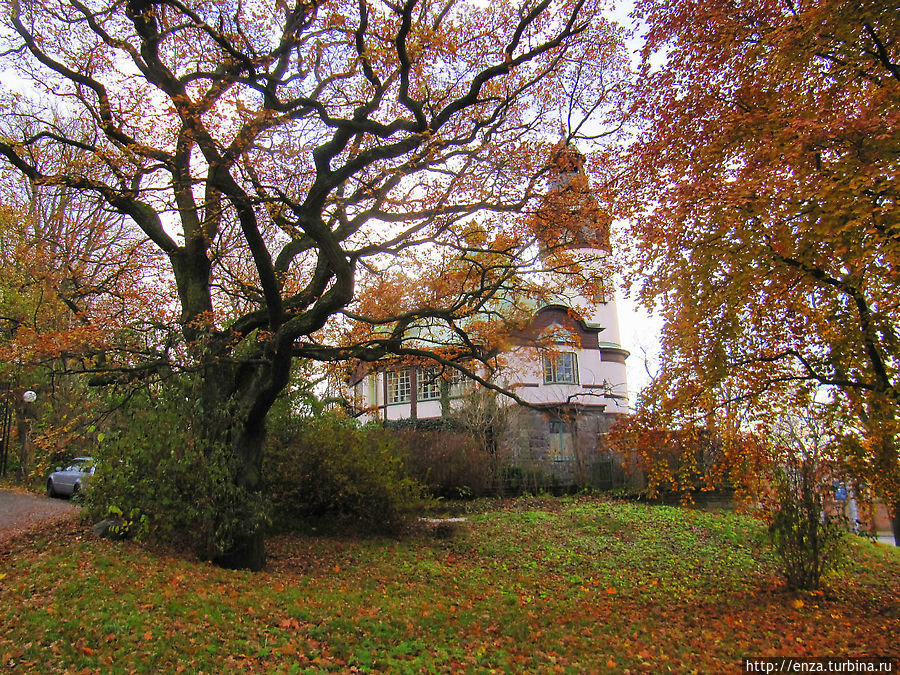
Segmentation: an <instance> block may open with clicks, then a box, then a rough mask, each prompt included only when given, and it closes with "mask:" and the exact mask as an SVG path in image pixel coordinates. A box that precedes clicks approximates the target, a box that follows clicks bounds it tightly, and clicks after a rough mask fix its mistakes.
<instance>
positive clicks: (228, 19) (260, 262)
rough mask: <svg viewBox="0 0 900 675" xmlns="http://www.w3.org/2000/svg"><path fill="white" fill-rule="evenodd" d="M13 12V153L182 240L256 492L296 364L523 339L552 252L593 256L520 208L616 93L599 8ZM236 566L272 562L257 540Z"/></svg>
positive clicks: (4, 150)
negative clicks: (517, 328) (521, 327)
mask: <svg viewBox="0 0 900 675" xmlns="http://www.w3.org/2000/svg"><path fill="white" fill-rule="evenodd" d="M8 7H9V9H8V11H7V12H6V15H5V25H6V29H5V32H4V34H3V37H2V41H3V54H4V60H3V65H4V67H6V68H10V69H14V70H16V71H17V72H18V73H19V75H20V77H21V78H23V80H24V81H25V82H26V83H27V85H25V86H23V87H22V91H21V92H18V93H17V94H15V95H10V96H8V97H7V100H6V101H5V115H6V118H7V119H8V120H15V122H16V124H15V125H11V126H10V127H9V128H8V129H7V131H6V132H4V134H3V137H2V140H0V156H2V157H3V158H4V159H5V160H6V161H7V162H8V163H9V164H10V165H11V166H12V167H14V168H15V169H17V170H18V171H20V172H21V173H22V174H23V175H24V176H25V177H26V178H27V179H29V180H30V181H31V182H33V183H34V184H36V185H47V186H57V187H60V188H64V189H67V190H74V191H78V192H79V193H82V194H91V195H94V196H96V197H98V198H100V199H102V200H103V201H104V202H105V203H106V205H107V206H108V208H110V209H112V210H114V211H116V212H117V213H120V214H123V215H124V216H127V218H129V219H130V220H131V221H132V222H133V223H134V225H135V226H136V227H137V228H139V230H140V232H142V234H143V236H144V237H145V238H146V242H147V245H149V246H152V247H155V249H156V250H157V251H158V252H160V253H161V254H162V256H163V259H164V260H166V261H167V264H168V268H169V273H170V276H171V278H172V279H173V280H174V285H175V289H176V297H175V298H173V300H174V301H175V302H176V303H177V307H178V308H179V311H180V318H179V321H178V327H179V330H180V332H181V336H182V338H183V345H184V347H183V350H182V351H180V352H178V353H179V354H181V356H180V357H179V358H180V363H179V364H178V365H179V366H180V367H183V368H191V369H192V370H193V371H194V372H195V373H196V376H197V379H196V381H197V383H198V384H197V390H196V392H195V396H196V398H197V399H198V400H199V401H200V402H201V406H202V408H203V409H204V410H206V411H209V413H210V415H217V416H219V417H216V418H215V419H221V415H222V414H223V413H227V423H225V424H212V423H211V424H210V425H209V428H208V429H206V431H205V433H206V434H207V435H208V436H209V443H210V445H211V447H212V445H214V444H216V443H223V442H224V443H226V444H227V446H228V447H229V448H230V452H231V453H232V455H233V458H234V461H233V464H232V466H233V479H234V481H235V483H236V484H238V485H239V486H240V487H241V488H242V489H246V490H249V491H251V492H253V491H256V490H258V488H259V486H260V475H259V473H260V459H261V442H262V437H263V434H264V429H265V418H266V414H267V412H268V410H269V409H270V406H271V405H272V403H273V401H274V400H275V399H276V397H277V396H278V395H279V392H281V391H282V389H283V388H284V387H285V385H286V383H287V381H288V377H289V372H290V364H291V361H292V359H294V358H297V357H302V358H313V359H319V360H326V361H328V360H330V361H333V360H340V359H348V358H358V359H363V360H374V359H377V358H379V357H381V356H383V355H386V354H397V355H406V354H411V355H414V356H419V357H421V356H425V355H431V356H433V357H434V358H436V359H438V360H439V361H442V362H443V363H444V364H445V365H453V364H457V365H459V364H463V363H471V361H467V360H466V359H470V358H472V357H475V358H481V359H482V360H486V359H487V356H489V354H490V352H491V351H496V349H498V348H499V347H500V346H502V345H500V343H499V341H498V340H497V339H496V338H493V337H492V336H493V335H494V333H493V332H492V330H490V329H488V328H487V324H488V323H490V319H491V318H492V316H496V318H498V319H503V320H504V321H508V319H509V316H510V315H514V314H515V313H516V311H517V309H518V308H519V306H518V305H517V302H518V301H511V300H510V299H511V298H516V297H520V296H519V295H518V293H519V292H520V291H521V292H524V293H526V294H528V293H531V294H536V293H541V292H545V290H548V289H547V287H548V277H546V276H540V275H539V270H540V269H541V268H542V267H543V266H545V262H547V261H551V264H553V265H556V266H559V267H560V268H561V271H564V272H566V273H569V274H572V273H577V272H578V271H579V269H580V261H578V260H575V259H573V257H572V256H571V255H569V254H560V255H559V256H557V257H556V259H554V258H553V256H547V255H538V253H537V251H538V249H539V247H537V246H536V245H535V242H536V241H537V238H536V235H535V233H534V232H533V231H531V230H530V229H529V228H527V227H522V226H521V223H524V222H526V221H527V218H528V215H527V214H528V212H529V211H532V210H534V209H535V208H536V207H537V205H538V203H539V201H540V199H539V198H540V195H541V193H542V192H544V191H545V190H546V188H547V185H548V180H549V179H550V178H551V176H550V175H549V173H548V169H547V160H548V155H549V153H550V149H551V145H552V144H553V143H554V142H556V141H558V140H559V129H560V123H561V122H562V123H563V125H564V128H565V129H566V132H565V135H566V137H565V138H563V140H564V141H565V142H568V141H572V140H577V138H578V137H579V135H580V133H579V130H580V129H582V128H584V127H583V124H584V122H585V120H586V119H588V118H589V117H590V116H591V115H592V114H594V113H597V112H598V111H601V110H608V109H609V107H610V106H611V105H613V104H614V101H615V99H616V96H617V94H618V88H617V80H618V78H619V76H620V74H621V71H622V67H623V61H622V59H621V55H620V53H619V51H618V50H619V40H618V38H617V36H616V33H615V31H614V29H613V28H612V27H611V26H610V24H608V23H606V22H605V21H604V20H602V19H601V17H600V15H599V11H600V6H599V3H598V2H597V1H596V0H537V1H525V2H515V3H509V4H507V3H500V4H497V5H494V6H492V7H487V6H485V4H484V3H478V2H466V1H463V0H442V1H434V0H405V1H401V2H390V1H387V0H385V1H372V0H337V1H334V2H315V1H314V2H308V1H300V2H298V1H294V0H288V1H285V0H268V1H267V0H250V1H248V2H238V1H236V0H157V1H154V0H93V1H92V0H48V1H46V2H40V3H38V2H30V1H27V2H26V1H22V0H12V2H10V3H9V4H8ZM60 116H62V117H69V118H76V119H78V120H80V121H81V122H82V124H81V125H80V126H78V127H61V126H60V125H58V124H56V123H55V122H54V120H55V119H58V118H59V117H60ZM73 128H78V129H81V131H80V132H78V133H73V132H72V131H71V130H72V129H73ZM22 129H28V130H29V131H27V132H22V131H21V130H22ZM59 147H63V148H65V153H60V152H54V151H53V149H54V148H59ZM62 154H64V155H65V156H66V157H67V158H68V161H66V162H64V163H62V162H59V161H57V160H58V158H59V157H60V156H61V155H62ZM528 222H530V221H528ZM564 276H565V275H563V277H564ZM507 304H509V305H510V306H509V311H507V310H505V309H502V308H503V307H504V306H506V305H507ZM476 317H477V318H476ZM411 335H417V336H419V338H421V337H422V336H424V335H428V336H432V337H433V336H441V337H440V340H438V342H440V344H432V345H429V344H427V341H426V342H425V343H423V342H422V340H421V339H420V340H419V341H418V342H417V343H415V345H409V344H408V342H407V338H408V337H409V336H411ZM435 339H436V338H435ZM173 353H174V352H173ZM128 365H129V367H131V366H135V367H136V366H139V365H140V364H135V363H134V362H133V361H128ZM211 419H212V418H211ZM221 561H222V562H223V563H224V564H230V565H237V566H245V567H250V568H259V567H260V566H261V565H262V564H263V563H264V551H263V544H262V534H261V532H260V531H258V530H256V531H252V532H249V533H246V534H243V535H241V536H240V537H238V538H237V539H236V540H235V541H234V543H233V545H232V546H231V547H230V548H229V550H226V551H223V552H222V556H221Z"/></svg>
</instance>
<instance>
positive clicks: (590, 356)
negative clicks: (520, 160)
mask: <svg viewBox="0 0 900 675" xmlns="http://www.w3.org/2000/svg"><path fill="white" fill-rule="evenodd" d="M583 163H584V159H583V157H582V155H581V154H580V153H579V152H578V151H577V150H575V149H574V148H571V147H568V148H562V149H561V150H560V151H559V152H558V154H557V156H556V159H555V163H554V166H555V167H556V168H557V177H556V179H555V180H554V183H553V185H552V186H551V191H550V193H549V194H548V199H547V202H548V204H552V202H553V201H554V200H556V201H557V203H558V204H563V205H564V207H563V208H562V209H560V208H548V209H547V212H546V214H545V215H544V216H543V217H542V216H538V217H536V218H535V223H534V227H535V230H536V234H537V235H538V238H539V239H540V240H541V241H542V242H544V243H545V244H547V245H548V249H549V248H555V249H557V250H559V249H560V248H563V249H564V250H566V251H567V252H568V254H570V255H571V256H573V257H575V258H578V259H579V260H582V261H589V262H588V263H587V264H588V265H591V269H593V270H594V272H593V273H594V274H595V275H597V278H598V279H602V281H603V283H602V284H600V286H602V287H603V288H604V289H605V290H604V291H603V292H600V293H598V294H595V295H594V297H590V298H589V297H585V296H584V294H583V293H582V292H579V291H578V290H576V289H574V288H571V289H568V290H567V291H566V292H565V293H564V294H559V295H556V296H555V299H553V300H551V301H546V302H544V303H542V304H541V305H540V306H536V307H535V311H534V314H533V318H532V321H531V325H530V326H529V327H528V328H527V329H526V330H524V331H520V332H519V333H518V334H517V335H515V336H513V339H512V341H511V342H512V344H514V345H515V346H514V347H512V348H511V349H510V351H509V352H508V353H507V354H506V355H505V357H504V359H503V361H504V365H503V367H502V368H501V369H500V370H499V371H498V372H497V373H495V374H494V375H493V376H492V382H493V383H495V384H497V385H499V386H501V387H502V388H504V389H506V390H507V391H510V392H512V393H513V394H515V395H516V397H518V399H519V400H520V401H522V402H523V403H525V404H526V405H516V407H515V409H514V410H513V411H512V412H513V414H512V415H511V418H512V421H511V424H510V425H509V429H508V430H507V432H506V434H505V439H504V445H505V446H506V453H507V458H508V460H509V461H510V462H511V463H513V464H519V465H522V464H527V465H530V466H537V467H540V468H541V470H542V471H544V472H546V473H548V474H552V475H553V476H555V477H557V478H558V479H559V481H561V482H566V481H572V480H580V479H582V478H584V477H585V476H586V474H593V473H596V471H597V470H598V462H599V463H600V465H601V466H600V469H599V470H600V471H611V470H612V469H611V468H610V467H611V462H610V461H609V460H608V458H607V457H605V455H604V451H603V447H602V446H603V444H602V436H603V435H604V434H605V433H606V431H607V430H608V429H609V427H610V425H611V424H612V422H613V421H614V420H615V419H616V418H617V417H618V416H620V415H622V414H626V413H627V411H628V398H627V387H626V377H625V370H626V369H625V359H626V357H627V356H628V352H627V351H626V350H625V349H623V348H622V345H621V341H620V335H619V322H618V315H617V308H616V303H615V295H614V293H612V292H611V288H612V284H611V283H610V282H609V279H608V276H609V274H608V272H607V271H606V270H605V269H604V267H605V265H604V263H605V261H606V260H607V259H608V257H609V256H610V254H611V251H610V244H609V223H608V220H605V219H603V217H602V215H601V214H599V212H598V210H597V206H596V201H595V200H594V198H593V196H592V195H591V194H590V192H589V189H588V188H587V176H586V174H585V172H584V168H583ZM573 194H574V195H575V197H574V199H573ZM560 213H562V214H563V216H562V217H564V218H567V219H568V218H573V219H574V220H573V221H569V223H567V224H566V226H565V227H561V228H560V227H557V226H558V225H559V223H558V222H554V221H555V220H558V218H559V215H558V214H560ZM573 223H577V225H578V227H573V226H572V224H573ZM542 229H546V232H542V231H540V230H542ZM559 232H564V236H565V237H566V240H565V241H564V242H563V243H562V244H560V240H559V239H558V237H559V236H560V235H559V234H558V233H559ZM548 242H549V244H548ZM536 345H537V346H536ZM350 385H351V388H352V392H353V397H354V403H355V406H356V409H357V411H358V413H359V416H360V418H361V419H365V420H372V419H377V420H382V421H388V422H389V421H398V420H424V419H433V418H439V417H442V416H445V414H446V413H447V412H449V410H450V409H452V408H453V407H455V406H459V405H461V404H462V401H464V400H465V397H466V396H468V395H469V394H470V393H471V392H472V391H473V390H474V389H475V385H474V383H473V382H472V380H469V379H468V378H466V377H464V376H463V375H461V374H460V373H459V372H457V371H454V372H453V373H452V374H450V373H448V372H446V371H445V372H443V373H442V372H441V370H440V369H439V368H434V367H421V366H416V367H407V366H403V367H401V366H397V365H395V364H392V363H390V362H385V363H382V364H378V365H377V366H376V367H373V366H372V365H371V364H368V365H366V366H365V367H361V368H360V369H359V370H358V371H357V374H356V375H355V376H354V377H353V378H352V379H351V382H350ZM506 401H507V402H508V403H509V404H510V405H515V403H513V402H512V401H513V399H506ZM604 467H605V468H604ZM587 477H588V478H590V476H587ZM594 478H595V480H593V482H595V483H600V484H604V483H608V482H609V481H608V480H606V479H604V478H603V477H602V476H601V477H599V479H597V477H596V476H594Z"/></svg>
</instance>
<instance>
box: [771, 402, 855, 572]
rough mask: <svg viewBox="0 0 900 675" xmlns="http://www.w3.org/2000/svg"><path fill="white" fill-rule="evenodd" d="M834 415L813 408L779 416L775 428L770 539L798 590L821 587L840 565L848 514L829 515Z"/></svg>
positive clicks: (834, 469)
mask: <svg viewBox="0 0 900 675" xmlns="http://www.w3.org/2000/svg"><path fill="white" fill-rule="evenodd" d="M831 426H832V425H831V423H830V417H829V410H828V408H827V407H825V406H820V405H818V404H815V403H813V404H811V405H809V406H807V407H804V408H798V409H795V410H793V411H791V412H790V413H786V414H783V415H781V416H779V417H778V418H777V419H776V421H775V423H774V424H773V425H772V427H771V428H770V429H768V437H769V440H770V446H769V447H770V448H771V450H772V453H771V456H772V459H773V460H774V461H773V470H772V473H773V480H772V487H773V489H774V495H773V497H772V500H771V504H770V507H771V511H772V516H771V522H770V524H769V536H770V538H771V541H772V544H773V546H774V548H775V553H776V554H777V556H778V558H779V561H780V563H781V573H782V575H783V576H784V578H785V581H786V582H787V585H788V587H789V588H790V589H792V590H797V589H804V590H813V589H816V588H818V587H819V584H820V582H821V579H822V577H823V575H824V574H825V573H827V572H828V571H829V570H830V569H832V568H833V567H834V566H835V564H836V563H837V562H838V561H839V560H840V557H841V550H842V548H843V547H842V543H843V539H844V535H845V533H846V528H845V526H844V525H845V523H844V518H843V515H842V514H841V515H837V514H834V513H829V512H828V511H827V509H826V503H825V500H824V496H823V495H824V492H825V491H826V490H827V489H829V488H830V486H831V479H833V477H834V476H835V475H836V470H837V464H836V462H835V460H834V455H835V453H834V450H835V440H836V439H835V436H834V434H833V433H832V432H831Z"/></svg>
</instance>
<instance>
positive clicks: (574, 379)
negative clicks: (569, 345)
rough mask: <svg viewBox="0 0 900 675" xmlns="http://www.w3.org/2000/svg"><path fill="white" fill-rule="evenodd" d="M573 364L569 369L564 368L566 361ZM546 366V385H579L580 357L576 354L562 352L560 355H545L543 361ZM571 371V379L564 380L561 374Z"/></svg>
mask: <svg viewBox="0 0 900 675" xmlns="http://www.w3.org/2000/svg"><path fill="white" fill-rule="evenodd" d="M570 359H571V362H570V364H569V365H568V367H567V368H563V367H562V364H563V361H564V360H570ZM543 365H544V384H579V383H580V381H579V378H578V355H577V354H576V353H575V352H561V353H558V354H545V355H544V359H543ZM566 370H571V379H568V378H567V379H562V375H561V373H564V372H565V371H566Z"/></svg>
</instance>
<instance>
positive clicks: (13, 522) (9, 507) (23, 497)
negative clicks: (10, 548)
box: [0, 490, 77, 544]
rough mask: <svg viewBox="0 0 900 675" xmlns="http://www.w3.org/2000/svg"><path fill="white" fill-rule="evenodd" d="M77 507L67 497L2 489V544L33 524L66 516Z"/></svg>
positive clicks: (0, 515) (0, 495)
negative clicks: (45, 495) (44, 495)
mask: <svg viewBox="0 0 900 675" xmlns="http://www.w3.org/2000/svg"><path fill="white" fill-rule="evenodd" d="M76 508H77V507H76V506H75V505H74V504H72V503H71V502H69V501H67V500H65V499H50V498H49V497H39V496H37V495H33V494H29V493H27V492H16V491H14V490H0V544H2V543H3V542H4V541H6V540H7V539H9V538H10V537H12V536H13V535H15V534H18V533H19V532H24V531H26V530H28V529H30V528H31V527H32V526H33V525H37V524H38V523H44V522H49V521H52V520H59V519H61V518H65V517H66V516H68V515H70V514H72V513H74V512H75V509H76Z"/></svg>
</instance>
